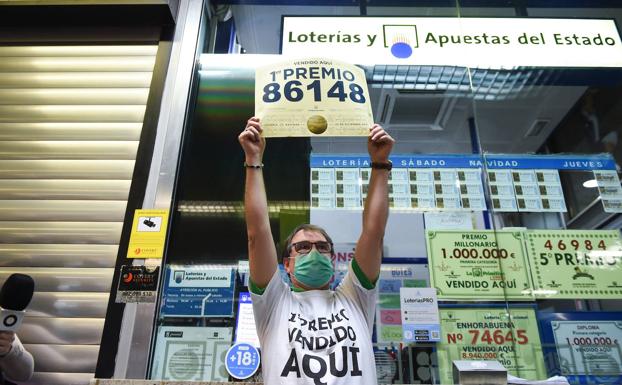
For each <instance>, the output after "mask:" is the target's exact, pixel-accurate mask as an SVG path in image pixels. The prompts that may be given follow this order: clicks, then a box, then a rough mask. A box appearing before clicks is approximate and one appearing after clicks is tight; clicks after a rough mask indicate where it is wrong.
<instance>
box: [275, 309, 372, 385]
mask: <svg viewBox="0 0 622 385" xmlns="http://www.w3.org/2000/svg"><path fill="white" fill-rule="evenodd" d="M349 320H350V318H349V316H348V315H347V314H346V311H345V309H341V310H340V311H339V312H336V313H333V314H331V315H330V316H328V317H318V318H314V319H307V318H305V317H303V316H301V315H300V314H298V313H291V314H290V316H289V327H288V331H287V333H288V339H289V344H290V346H291V347H292V348H291V352H290V355H289V358H288V359H287V362H286V363H285V366H284V367H283V370H282V371H281V377H288V376H289V375H290V374H295V375H296V377H297V378H300V377H301V375H304V376H306V377H309V378H312V379H313V380H314V383H316V384H325V383H326V381H322V378H324V377H325V376H331V377H345V376H347V375H349V376H351V377H360V376H362V375H363V372H362V370H361V368H360V367H359V354H360V349H359V348H358V347H357V346H356V345H357V344H356V340H357V335H356V332H355V331H354V329H353V328H352V327H351V326H349V325H348V321H349ZM335 345H340V346H341V349H338V348H335V349H330V348H332V347H334V346H335ZM348 345H350V346H348ZM297 349H298V350H302V351H304V352H305V353H304V354H303V355H302V357H299V356H298V355H297V354H296V352H297ZM329 349H330V350H332V352H331V353H330V354H328V356H326V355H316V354H313V352H319V351H324V350H329ZM307 351H308V353H307Z"/></svg>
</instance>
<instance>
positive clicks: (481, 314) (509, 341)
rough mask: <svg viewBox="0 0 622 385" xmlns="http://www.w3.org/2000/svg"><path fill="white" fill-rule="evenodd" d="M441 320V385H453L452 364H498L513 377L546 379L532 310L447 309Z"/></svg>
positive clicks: (439, 348) (439, 345)
mask: <svg viewBox="0 0 622 385" xmlns="http://www.w3.org/2000/svg"><path fill="white" fill-rule="evenodd" d="M440 318H441V342H439V343H438V344H437V353H438V365H439V372H440V377H441V384H451V383H453V382H452V364H451V363H452V361H453V360H495V361H499V362H500V363H501V364H502V365H503V366H505V368H506V369H507V370H508V372H509V373H510V374H512V375H514V376H517V377H521V378H526V379H530V380H536V379H543V378H545V376H546V370H545V367H544V358H543V355H542V347H541V345H540V336H539V334H538V324H537V322H536V315H535V312H534V310H533V309H530V308H529V309H528V308H523V309H521V308H518V309H507V308H505V307H498V308H444V309H440Z"/></svg>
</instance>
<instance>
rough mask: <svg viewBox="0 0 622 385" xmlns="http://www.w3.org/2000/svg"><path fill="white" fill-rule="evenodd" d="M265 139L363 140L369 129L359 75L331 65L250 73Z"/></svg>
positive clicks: (288, 63)
mask: <svg viewBox="0 0 622 385" xmlns="http://www.w3.org/2000/svg"><path fill="white" fill-rule="evenodd" d="M255 115H256V116H257V117H259V118H260V119H261V122H262V126H263V128H264V136H265V137H279V136H320V135H322V136H366V135H367V133H368V132H369V129H370V128H371V126H372V125H373V116H372V112H371V104H370V99H369V91H368V90H367V81H366V79H365V71H363V70H362V69H361V68H359V67H357V66H355V65H352V64H347V63H344V62H340V61H337V60H332V59H321V58H306V59H288V60H285V61H283V62H281V63H274V64H271V65H269V66H266V67H261V68H258V69H257V70H256V72H255Z"/></svg>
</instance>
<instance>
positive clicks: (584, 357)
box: [551, 320, 622, 380]
mask: <svg viewBox="0 0 622 385" xmlns="http://www.w3.org/2000/svg"><path fill="white" fill-rule="evenodd" d="M551 329H552V330H553V336H554V337H555V345H556V347H557V354H558V358H559V366H560V371H561V374H562V375H564V376H568V375H590V376H598V377H609V378H612V377H616V380H619V376H620V370H621V368H622V350H621V349H620V347H621V344H622V321H605V320H600V321H597V320H594V321H551Z"/></svg>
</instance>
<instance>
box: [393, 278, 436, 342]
mask: <svg viewBox="0 0 622 385" xmlns="http://www.w3.org/2000/svg"><path fill="white" fill-rule="evenodd" d="M400 302H401V307H402V308H401V311H402V331H403V333H402V341H404V342H436V341H440V339H441V330H440V329H441V325H440V320H439V318H438V301H437V300H436V290H435V289H432V288H429V287H424V288H414V287H402V288H400Z"/></svg>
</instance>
